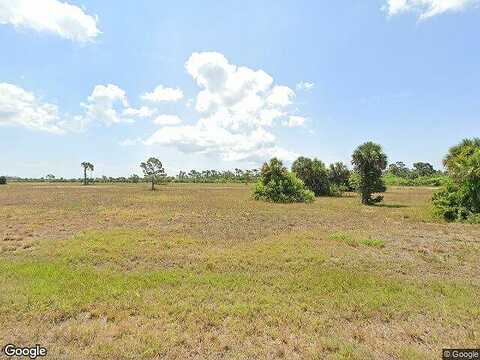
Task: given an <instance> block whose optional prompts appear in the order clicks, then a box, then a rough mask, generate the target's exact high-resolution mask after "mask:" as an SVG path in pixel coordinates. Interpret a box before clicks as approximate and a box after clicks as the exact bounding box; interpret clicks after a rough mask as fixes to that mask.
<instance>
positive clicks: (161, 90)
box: [141, 85, 183, 102]
mask: <svg viewBox="0 0 480 360" xmlns="http://www.w3.org/2000/svg"><path fill="white" fill-rule="evenodd" d="M141 98H142V99H143V100H147V101H151V102H162V101H178V100H181V99H182V98H183V91H182V90H180V89H178V88H177V89H173V88H168V87H164V86H163V85H158V86H157V87H156V88H155V89H154V90H153V91H152V92H147V93H145V94H143V95H142V96H141Z"/></svg>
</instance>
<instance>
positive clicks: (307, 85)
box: [296, 81, 315, 91]
mask: <svg viewBox="0 0 480 360" xmlns="http://www.w3.org/2000/svg"><path fill="white" fill-rule="evenodd" d="M314 87H315V83H313V82H311V81H300V82H299V83H298V84H297V85H296V88H297V90H302V91H310V90H313V88H314Z"/></svg>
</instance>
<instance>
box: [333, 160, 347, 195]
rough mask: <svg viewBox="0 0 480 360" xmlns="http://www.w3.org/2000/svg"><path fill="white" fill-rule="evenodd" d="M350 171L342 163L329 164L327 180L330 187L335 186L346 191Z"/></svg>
mask: <svg viewBox="0 0 480 360" xmlns="http://www.w3.org/2000/svg"><path fill="white" fill-rule="evenodd" d="M350 175H351V171H350V170H348V168H347V166H346V165H345V164H344V163H342V162H336V163H335V164H330V169H329V171H328V180H329V181H330V184H331V185H334V186H337V187H338V188H339V189H348V188H349V184H348V179H349V178H350Z"/></svg>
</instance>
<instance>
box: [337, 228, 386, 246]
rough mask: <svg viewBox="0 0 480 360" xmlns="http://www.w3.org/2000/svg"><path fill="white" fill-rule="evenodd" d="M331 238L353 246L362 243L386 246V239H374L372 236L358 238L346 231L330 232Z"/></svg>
mask: <svg viewBox="0 0 480 360" xmlns="http://www.w3.org/2000/svg"><path fill="white" fill-rule="evenodd" d="M329 239H330V240H334V241H339V242H343V243H345V244H347V245H349V246H352V247H358V246H360V245H365V246H370V247H376V248H383V247H385V241H384V240H381V239H372V238H368V239H358V238H357V237H354V236H353V235H351V234H348V233H345V232H335V233H333V234H330V236H329Z"/></svg>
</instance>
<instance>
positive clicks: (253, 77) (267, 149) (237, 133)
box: [145, 52, 298, 161]
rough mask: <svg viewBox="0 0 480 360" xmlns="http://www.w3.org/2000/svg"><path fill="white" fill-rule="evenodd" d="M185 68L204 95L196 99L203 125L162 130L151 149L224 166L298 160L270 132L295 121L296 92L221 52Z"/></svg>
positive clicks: (195, 57)
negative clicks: (213, 159) (216, 159)
mask: <svg viewBox="0 0 480 360" xmlns="http://www.w3.org/2000/svg"><path fill="white" fill-rule="evenodd" d="M185 68H186V70H187V72H188V73H189V74H190V75H191V76H192V78H193V79H194V80H195V82H196V83H197V85H198V86H199V87H200V89H201V90H200V92H199V93H198V94H197V97H196V99H195V110H196V111H197V112H198V114H199V118H200V119H199V120H198V121H197V122H196V123H195V124H194V125H180V126H165V127H162V128H160V129H159V130H158V131H156V132H155V133H154V134H153V135H152V136H150V137H149V138H148V139H147V140H146V141H145V143H146V144H147V145H152V144H160V145H172V146H176V147H177V148H178V149H179V150H181V151H183V152H195V153H204V154H213V155H218V156H220V157H221V158H223V159H224V160H237V161H240V160H252V161H258V160H265V159H266V158H268V157H271V156H278V157H281V158H283V159H287V160H290V159H292V158H294V157H295V155H296V154H293V153H291V152H289V151H287V150H285V149H282V148H280V147H279V146H278V145H277V141H276V137H275V135H274V134H273V133H271V131H270V130H269V128H272V127H274V126H276V125H282V122H281V120H282V119H286V118H288V116H289V115H290V114H289V105H291V104H292V101H293V99H294V98H295V92H294V91H293V90H292V89H290V88H289V87H287V86H280V85H274V82H273V78H272V77H271V76H270V75H268V74H267V73H266V72H264V71H263V70H252V69H250V68H248V67H244V66H236V65H234V64H231V63H230V62H229V61H228V60H227V59H226V58H225V56H224V55H222V54H220V53H217V52H202V53H193V54H192V55H191V56H190V58H189V59H188V61H187V62H186V64H185ZM294 122H295V121H294ZM288 124H289V122H288V121H287V123H286V125H287V126H290V125H288ZM297 124H298V121H297V123H296V124H294V123H292V125H293V126H296V125H297Z"/></svg>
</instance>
